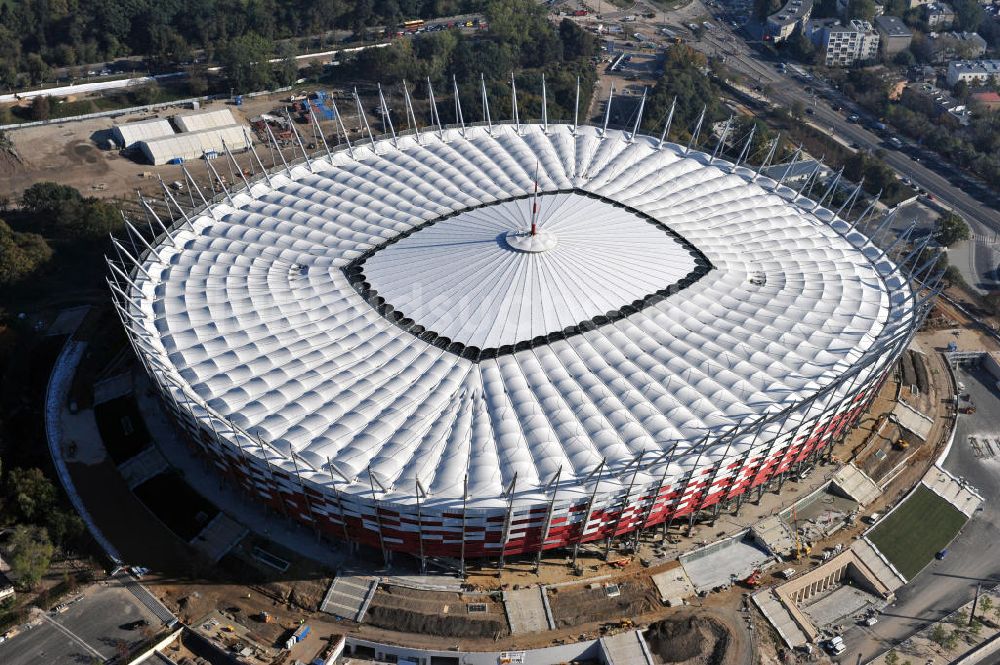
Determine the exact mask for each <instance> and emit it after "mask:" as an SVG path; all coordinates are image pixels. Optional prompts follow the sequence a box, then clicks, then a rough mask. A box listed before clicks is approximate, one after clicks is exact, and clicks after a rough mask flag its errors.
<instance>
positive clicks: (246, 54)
mask: <svg viewBox="0 0 1000 665" xmlns="http://www.w3.org/2000/svg"><path fill="white" fill-rule="evenodd" d="M273 53H274V44H273V43H272V42H271V40H270V39H267V38H265V37H262V36H260V35H258V34H257V33H253V32H251V33H248V34H246V35H243V36H242V37H237V38H235V39H233V40H231V41H230V42H229V43H228V44H226V45H225V46H224V47H223V49H222V51H221V52H220V53H219V62H220V63H221V64H222V67H223V69H224V70H225V72H226V77H227V79H228V81H229V85H230V87H232V88H233V92H236V93H245V92H254V91H257V90H266V89H267V88H269V87H270V86H271V83H272V81H273V79H272V75H271V63H270V62H269V60H270V59H271V57H272V55H273Z"/></svg>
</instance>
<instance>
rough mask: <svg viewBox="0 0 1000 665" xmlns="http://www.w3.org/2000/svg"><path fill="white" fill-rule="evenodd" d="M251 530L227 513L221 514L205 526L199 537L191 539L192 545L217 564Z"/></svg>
mask: <svg viewBox="0 0 1000 665" xmlns="http://www.w3.org/2000/svg"><path fill="white" fill-rule="evenodd" d="M248 533H250V530H249V529H247V528H246V527H245V526H243V525H242V524H240V523H239V522H237V521H236V520H234V519H233V518H231V517H230V516H229V515H226V514H225V513H219V514H218V515H216V516H215V517H213V518H212V521H211V522H209V523H208V524H206V525H205V528H204V529H202V530H201V533H199V534H198V535H197V536H195V537H194V538H192V539H191V545H192V546H193V547H194V548H195V549H196V550H199V551H200V552H201V553H203V554H204V555H205V556H206V557H208V559H209V560H210V561H212V562H214V563H217V562H218V561H219V560H221V559H222V557H224V556H226V554H228V553H229V551H230V550H231V549H233V548H234V547H236V545H237V544H239V542H240V541H241V540H243V539H244V538H245V537H246V535H247V534H248Z"/></svg>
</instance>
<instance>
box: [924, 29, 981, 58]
mask: <svg viewBox="0 0 1000 665" xmlns="http://www.w3.org/2000/svg"><path fill="white" fill-rule="evenodd" d="M927 46H928V48H929V49H930V53H931V61H933V62H948V61H949V60H974V59H976V58H979V57H981V56H982V55H983V54H984V53H986V40H985V39H983V38H982V37H980V36H979V35H977V34H976V33H974V32H932V33H931V34H929V35H928V36H927Z"/></svg>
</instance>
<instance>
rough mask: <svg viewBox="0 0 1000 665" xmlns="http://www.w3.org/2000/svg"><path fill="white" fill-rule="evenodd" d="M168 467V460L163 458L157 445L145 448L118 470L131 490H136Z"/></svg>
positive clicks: (122, 464) (119, 466)
mask: <svg viewBox="0 0 1000 665" xmlns="http://www.w3.org/2000/svg"><path fill="white" fill-rule="evenodd" d="M167 468H168V465H167V460H166V459H164V458H163V455H161V454H160V451H159V450H157V448H156V447H155V446H149V447H147V448H144V449H143V451H142V452H141V453H139V454H138V455H136V456H135V457H131V458H129V459H128V460H126V461H124V462H122V463H121V464H119V465H118V471H120V472H121V474H122V478H124V479H125V482H126V483H128V488H129V489H130V490H134V489H135V488H136V487H138V486H139V485H142V484H143V483H144V482H146V481H147V480H149V479H150V478H152V477H153V476H155V475H158V474H161V473H163V472H164V471H166V470H167Z"/></svg>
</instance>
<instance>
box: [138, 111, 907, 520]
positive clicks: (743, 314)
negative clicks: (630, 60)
mask: <svg viewBox="0 0 1000 665" xmlns="http://www.w3.org/2000/svg"><path fill="white" fill-rule="evenodd" d="M376 151H377V154H376V153H373V150H372V147H371V144H370V142H366V143H365V145H364V146H361V145H355V147H354V152H355V158H351V156H350V155H349V154H348V153H347V151H341V152H336V153H334V154H333V156H332V157H331V158H327V157H323V158H322V159H320V158H315V159H314V160H313V164H312V167H311V168H310V167H309V166H308V165H305V164H300V165H298V166H294V167H292V168H291V172H290V175H288V174H286V173H285V172H284V171H282V172H280V173H273V174H272V175H271V176H270V184H268V182H266V181H260V182H257V183H256V184H254V186H253V189H252V196H250V195H248V194H247V193H246V192H245V191H244V192H241V193H238V194H235V193H234V196H233V200H234V202H233V204H230V202H228V201H225V200H224V201H222V202H220V203H217V204H215V208H214V209H213V210H212V211H211V214H208V213H202V214H200V215H199V216H198V217H197V218H196V219H193V220H192V222H193V223H192V226H191V227H189V226H188V225H186V224H185V225H183V226H180V227H177V230H176V231H174V233H173V239H172V240H164V241H163V242H162V243H161V244H159V245H157V246H156V247H155V252H153V253H149V254H148V255H147V256H146V258H145V259H144V260H143V269H144V271H145V272H146V273H148V275H149V276H147V275H146V274H144V273H143V272H142V271H140V272H136V273H135V278H136V285H135V287H134V290H133V296H134V300H135V302H136V304H137V306H138V308H139V309H140V310H141V312H142V314H141V316H140V325H142V326H143V328H144V330H143V333H142V334H141V335H140V337H141V339H140V340H139V341H140V342H141V344H142V346H143V348H144V349H145V351H146V353H148V354H150V355H152V356H154V357H155V359H156V362H157V363H160V364H162V365H163V366H164V367H165V368H166V371H167V372H168V374H169V375H172V377H173V378H172V381H173V382H175V383H176V384H178V385H179V386H181V387H182V388H183V390H184V391H185V393H186V394H187V395H188V396H190V397H191V398H193V399H194V401H195V402H197V403H200V404H207V405H208V408H210V409H212V410H213V411H214V412H215V413H217V414H219V415H221V416H223V417H225V418H227V419H229V420H230V421H231V422H233V423H235V425H237V426H238V427H240V428H243V429H245V430H246V431H247V432H249V433H250V434H251V435H252V436H254V437H257V436H259V437H260V438H261V439H263V440H265V441H267V442H268V443H269V444H270V445H271V446H273V447H274V449H277V450H280V451H283V452H284V453H285V454H287V453H288V452H290V451H295V452H296V453H297V456H298V457H299V460H298V461H297V463H296V464H297V467H296V468H298V469H301V470H302V472H303V473H305V474H307V475H308V476H309V477H310V478H311V479H312V480H314V481H316V482H323V483H328V484H329V483H336V486H337V487H338V489H341V490H343V491H348V492H359V493H360V492H370V491H371V490H370V481H369V477H368V473H369V471H370V472H371V474H373V476H374V478H375V479H376V480H377V482H378V484H379V486H380V487H383V488H385V490H386V492H387V494H386V496H387V497H388V498H389V499H394V500H401V501H409V500H412V496H413V493H414V488H415V485H416V481H419V483H420V485H421V486H422V487H423V488H424V489H426V490H427V492H428V497H427V500H428V501H433V500H435V499H442V500H448V499H454V498H455V497H461V496H462V495H463V486H464V479H465V478H466V477H467V478H468V487H469V494H470V496H471V497H472V498H473V499H474V500H476V501H479V500H482V501H486V502H487V503H489V502H493V503H496V504H497V505H499V504H500V503H501V502H502V501H504V499H503V498H502V497H503V492H504V488H505V487H507V486H509V484H510V482H511V480H512V478H513V477H514V476H515V474H516V476H517V487H518V493H519V494H520V493H521V492H522V491H528V492H530V491H532V490H533V489H539V488H542V487H543V486H544V485H545V484H546V483H548V482H550V481H551V479H552V478H553V477H554V476H555V475H556V474H557V473H561V476H560V477H561V479H562V482H569V483H573V482H574V479H580V478H583V477H584V476H586V475H587V474H589V473H590V472H592V471H593V470H594V469H596V468H597V467H598V466H599V465H600V464H601V463H602V460H606V461H607V464H608V467H609V468H611V469H623V468H625V467H626V465H627V464H628V463H629V462H631V461H633V460H634V459H635V458H636V456H637V455H638V454H639V453H640V452H643V451H667V450H672V451H675V453H676V454H675V455H673V456H672V459H673V462H672V463H673V464H675V465H678V468H690V467H691V466H692V465H695V464H702V465H704V464H708V463H711V462H712V461H713V460H717V458H718V457H720V456H721V455H722V454H723V450H720V449H718V448H722V446H719V447H717V448H712V447H711V446H704V445H700V444H701V442H703V441H705V440H706V436H708V437H709V440H710V438H711V435H712V434H716V435H717V434H720V433H722V432H723V431H725V430H727V429H729V428H731V427H732V426H733V425H734V424H737V423H745V422H746V421H747V419H749V418H752V417H755V416H758V415H760V414H763V413H771V412H775V411H778V410H780V409H782V408H785V407H788V406H790V405H794V404H796V403H797V402H799V401H801V400H805V399H807V398H808V397H809V396H810V395H813V394H815V393H816V391H817V390H819V389H820V388H821V387H822V386H825V385H829V384H830V383H831V382H832V381H834V380H835V379H836V378H837V377H839V376H841V375H842V374H843V373H844V372H845V371H846V370H847V369H848V368H850V367H851V366H853V365H855V364H856V363H858V362H859V360H861V359H862V358H863V357H864V356H865V355H866V353H867V352H868V351H869V349H871V347H872V345H873V344H874V342H875V341H876V340H877V338H878V337H879V336H881V335H884V334H889V332H890V331H891V330H892V329H895V327H898V326H899V325H900V321H901V320H902V317H904V316H905V314H904V311H905V309H906V308H905V307H904V306H903V305H902V302H903V300H904V299H906V298H908V291H906V289H905V287H901V288H897V289H895V290H891V289H889V288H887V286H886V281H887V280H897V286H898V277H897V276H892V275H890V273H891V272H892V266H891V264H889V262H888V261H887V260H885V259H884V258H883V257H881V256H880V252H879V251H878V250H877V249H875V248H873V247H872V246H871V245H870V244H867V240H866V239H865V238H864V237H863V236H861V234H859V233H856V232H852V233H849V234H848V235H847V237H845V236H844V235H842V234H844V233H847V225H846V224H844V223H842V222H834V225H839V226H837V230H835V229H834V228H832V226H831V224H830V223H829V222H826V221H821V220H820V219H817V217H816V216H815V215H813V214H812V213H810V212H805V211H804V209H803V208H801V207H799V206H798V205H796V204H793V203H790V202H789V201H788V200H787V198H786V197H785V196H781V195H779V194H777V193H774V192H772V191H771V189H773V186H774V183H773V181H768V180H766V179H764V178H761V179H760V180H758V182H756V183H755V182H752V181H751V177H752V175H753V174H752V172H749V171H747V170H745V169H741V170H740V171H739V172H737V173H731V172H730V171H731V169H730V168H729V167H723V168H719V167H717V166H712V165H708V162H709V158H708V157H707V156H706V155H704V154H701V153H694V152H693V153H691V155H689V156H685V154H684V149H683V148H680V147H678V146H675V145H672V144H667V145H665V146H664V147H663V148H662V149H657V142H656V140H654V139H650V138H648V137H641V136H640V137H638V138H637V139H636V140H635V141H634V142H630V141H628V140H627V138H626V136H625V135H624V134H622V133H620V132H615V131H612V132H609V135H608V136H607V138H604V139H602V138H601V136H600V131H599V130H598V129H595V128H591V127H581V128H580V129H579V131H578V132H577V134H576V135H575V136H574V135H573V133H572V131H571V128H570V127H568V126H565V125H550V126H549V130H548V132H547V133H545V132H544V131H543V129H542V128H541V127H540V126H537V125H522V127H521V132H520V133H518V132H516V131H515V129H514V127H513V126H510V125H503V126H494V135H493V136H491V135H490V134H489V133H488V132H487V130H486V128H484V127H470V128H469V129H468V131H467V132H466V133H465V135H464V136H463V132H461V131H460V130H445V131H444V137H443V139H442V138H440V137H439V136H438V135H437V133H436V132H433V133H432V132H425V133H424V134H422V140H421V143H418V142H417V141H416V140H415V139H414V137H413V136H406V137H400V139H399V141H398V147H397V146H394V145H393V142H392V141H391V140H389V141H382V142H379V143H378V145H377V146H376ZM720 163H721V162H720ZM536 164H537V165H538V166H537V170H538V182H539V187H540V190H541V192H543V193H544V194H546V195H545V196H542V197H541V200H540V202H539V203H540V209H541V215H542V218H543V219H542V222H541V226H542V228H545V229H546V230H547V231H551V232H552V233H553V234H555V236H556V239H557V241H558V242H557V244H556V246H555V247H554V248H550V249H547V250H545V251H542V252H539V253H538V254H536V255H533V258H529V257H528V256H527V255H526V253H514V252H512V251H509V250H505V249H503V248H501V247H500V246H499V245H498V244H497V243H496V236H497V235H499V234H500V233H501V232H503V231H504V230H507V229H511V228H519V227H523V225H524V224H525V221H526V219H527V217H526V214H527V211H528V207H527V204H526V201H525V198H523V197H528V196H530V195H531V193H532V190H533V189H534V174H535V171H536ZM762 183H763V184H764V185H765V186H763V187H762ZM556 192H563V193H556ZM584 193H589V194H593V195H596V196H598V197H601V198H599V199H597V198H587V197H586V196H584V195H583V194H584ZM786 193H787V190H786ZM516 197H522V198H520V199H519V200H517V201H512V202H510V203H508V204H504V203H502V202H503V201H508V200H510V199H513V198H516ZM609 201H610V202H616V203H617V204H620V205H623V206H627V209H626V208H623V207H620V206H619V205H614V204H612V203H608V202H609ZM498 203H499V204H500V205H493V206H487V207H483V206H484V205H486V204H498ZM633 210H634V211H636V212H637V213H639V214H635V213H633V212H632V211H633ZM823 214H826V215H828V213H823ZM643 216H648V217H649V218H651V219H652V220H655V222H656V223H657V224H659V225H662V226H663V227H664V228H666V229H669V231H670V232H671V233H672V234H675V235H670V234H668V233H665V232H664V231H663V230H661V229H660V228H659V227H658V226H657V225H656V224H653V223H651V222H649V221H647V220H646V219H645V217H643ZM435 220H436V221H435ZM431 222H433V223H431ZM838 230H839V233H838ZM491 238H492V244H491V242H487V241H490V239H491ZM466 240H470V242H469V243H468V244H463V243H464V242H465V241H466ZM391 241H395V242H391ZM456 245H457V246H456ZM690 248H694V250H695V252H696V254H697V255H698V256H701V257H703V258H704V259H706V260H707V263H706V266H708V268H707V270H703V271H702V272H701V273H700V274H699V275H697V276H696V278H695V279H693V280H691V279H689V280H686V281H685V280H682V281H681V282H678V279H679V278H681V277H683V276H684V275H687V274H688V272H689V271H690V269H691V261H692V256H695V254H692V253H691V249H690ZM359 262H364V263H365V265H368V264H370V266H369V269H370V270H371V271H372V275H371V280H370V281H369V282H368V283H369V286H370V288H371V289H374V291H375V292H377V297H376V295H375V294H374V293H368V294H367V295H365V288H364V285H363V284H362V285H360V287H359V285H358V284H356V283H355V282H353V281H352V279H351V278H349V272H350V268H351V266H352V265H355V266H356V265H357V264H358V263H359ZM529 265H533V266H534V268H535V271H534V272H532V273H531V276H530V279H531V280H532V281H531V282H530V283H528V282H526V283H525V284H524V285H522V286H521V287H514V286H512V285H514V284H517V282H516V279H512V278H511V277H509V276H508V275H509V272H504V271H505V270H507V271H515V270H517V269H519V266H521V269H522V270H524V271H526V270H527V269H526V268H524V266H529ZM527 275H528V273H527V272H523V273H522V276H523V277H525V279H527ZM658 284H659V286H658V287H657V285H658ZM670 285H674V286H673V287H671V286H670ZM536 287H537V288H536ZM653 287H657V288H658V289H660V290H661V292H660V293H659V295H658V296H657V297H653V298H650V299H647V300H644V301H641V302H639V303H638V305H636V303H635V301H637V299H639V298H641V296H643V295H645V294H648V293H650V290H651V289H653ZM512 288H513V289H514V290H513V291H511V289H512ZM514 304H517V305H518V306H517V307H514V306H513V305H514ZM386 305H388V306H391V308H387V307H386ZM526 305H527V306H526ZM449 306H450V307H451V308H452V310H451V311H449V310H448V307H449ZM397 307H398V310H399V312H400V313H401V314H402V315H403V316H405V317H412V318H409V319H408V320H407V319H406V318H404V319H402V320H400V317H399V315H398V314H397V313H396V308H397ZM606 308H607V309H615V310H616V312H617V314H616V315H614V316H606V317H603V318H602V317H600V316H596V317H595V314H596V313H597V312H600V311H603V310H605V309H606ZM408 310H409V311H408ZM442 312H444V313H445V314H447V316H443V317H442V315H441V313H442ZM434 316H437V317H438V318H437V320H433V321H432V320H431V318H432V317H434ZM578 317H582V318H584V319H587V318H590V317H593V318H592V319H591V320H590V324H589V325H585V326H582V327H577V328H572V329H571V330H569V331H562V332H561V333H559V334H557V335H555V336H551V338H546V339H544V340H541V342H540V343H536V344H534V345H531V344H526V343H524V340H525V338H529V337H534V336H535V335H536V333H539V332H542V331H547V330H551V329H555V328H560V327H563V328H564V327H566V326H564V324H565V323H566V322H573V323H574V324H576V323H579V322H580V321H579V320H578ZM887 325H888V326H889V330H887V329H886V326H887ZM432 333H434V334H432ZM442 337H443V338H447V339H448V340H450V342H449V344H442V343H441V341H442ZM452 338H454V339H452ZM463 340H464V341H463ZM513 340H517V341H518V342H519V344H520V346H519V345H518V344H514V345H510V344H509V343H510V342H511V341H513ZM536 342H537V340H536ZM465 343H468V344H471V345H473V346H475V345H478V344H482V345H483V347H482V348H483V349H485V348H486V345H496V344H500V345H503V344H505V343H508V347H509V348H506V349H504V348H500V349H499V350H497V352H496V353H495V354H493V355H492V356H491V357H478V356H477V357H474V358H470V357H467V356H466V355H463V353H462V352H461V348H460V347H461V345H462V344H465ZM468 350H469V349H468V348H466V349H465V351H466V352H468ZM200 408H201V407H198V409H200ZM197 412H198V413H204V411H203V410H201V411H197ZM206 429H207V428H206ZM744 443H745V442H742V441H737V442H736V443H735V444H734V445H733V446H732V449H731V450H730V449H729V448H728V447H726V452H728V454H729V455H730V456H736V455H739V454H740V453H741V450H742V447H743V446H744ZM257 452H259V450H258V451H257ZM248 454H257V453H256V452H254V451H248ZM328 460H329V461H330V462H331V464H332V467H333V468H334V469H336V472H337V474H338V475H342V476H343V477H346V478H347V480H346V481H341V480H335V479H334V476H332V475H330V474H328V473H327V472H326V471H321V472H311V471H307V470H306V467H307V466H312V467H314V468H315V469H319V470H323V469H325V468H327V467H326V465H327V462H328ZM272 463H276V464H280V465H282V466H283V467H284V468H286V469H289V470H291V469H292V464H291V463H289V462H288V461H287V460H285V461H282V460H281V459H280V458H278V457H273V458H272Z"/></svg>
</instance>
